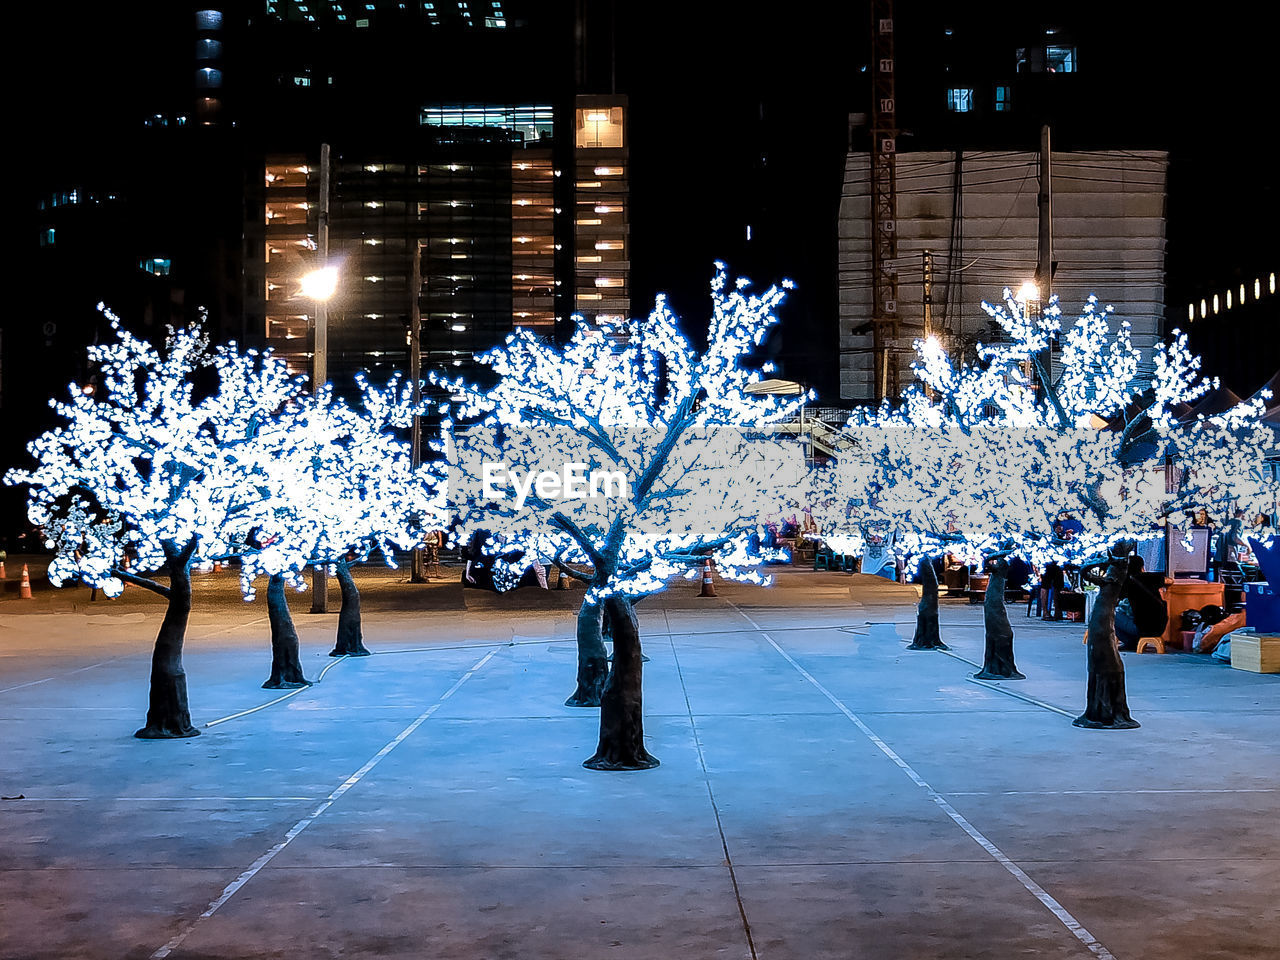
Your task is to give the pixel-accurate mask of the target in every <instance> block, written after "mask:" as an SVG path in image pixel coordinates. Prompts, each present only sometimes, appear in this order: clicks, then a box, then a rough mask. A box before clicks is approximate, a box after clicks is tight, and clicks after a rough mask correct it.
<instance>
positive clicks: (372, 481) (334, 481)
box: [241, 377, 446, 687]
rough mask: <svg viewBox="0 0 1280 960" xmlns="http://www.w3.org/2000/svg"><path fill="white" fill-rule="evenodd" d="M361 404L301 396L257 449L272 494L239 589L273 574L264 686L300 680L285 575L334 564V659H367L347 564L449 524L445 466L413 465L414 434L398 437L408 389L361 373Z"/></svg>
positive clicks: (263, 434) (407, 410)
mask: <svg viewBox="0 0 1280 960" xmlns="http://www.w3.org/2000/svg"><path fill="white" fill-rule="evenodd" d="M357 384H358V386H359V387H360V391H361V403H360V404H359V405H358V406H357V407H351V406H349V405H348V404H347V403H346V402H345V401H343V400H341V399H335V398H334V397H333V394H332V391H331V390H329V389H327V388H326V390H324V391H323V392H322V393H321V395H320V396H319V397H318V398H313V397H303V398H299V399H298V400H296V401H295V402H294V403H293V404H292V405H291V409H290V411H289V412H288V413H287V415H285V416H282V417H281V418H279V419H278V420H277V421H275V422H274V423H272V424H270V425H269V426H268V427H264V428H263V429H262V430H261V431H260V432H259V435H258V439H257V443H256V444H255V447H254V454H255V456H257V457H259V458H260V460H259V461H258V462H257V464H256V469H257V471H258V473H259V474H260V475H261V476H262V477H263V478H264V479H263V482H262V489H263V491H264V493H265V494H269V495H265V496H263V497H262V498H261V499H259V500H258V501H257V502H256V503H255V504H254V505H253V508H252V512H251V516H250V522H252V524H253V537H252V541H253V543H254V545H255V549H252V550H246V551H245V552H244V553H243V554H242V558H241V586H242V589H243V590H244V593H245V596H246V598H250V599H251V598H252V596H253V593H254V587H253V583H254V580H255V579H256V578H257V577H259V576H266V577H267V578H268V586H267V607H268V613H269V618H270V622H271V646H272V663H271V676H270V678H269V679H268V680H267V682H266V683H264V684H263V686H264V687H290V686H302V685H305V684H306V683H307V682H308V681H307V680H306V678H305V677H304V675H303V671H302V666H301V663H300V662H299V659H298V639H297V632H296V630H295V629H294V626H293V621H292V619H291V617H290V616H289V607H288V604H287V603H286V602H285V594H284V588H285V582H286V581H292V582H293V583H294V584H295V585H300V584H301V574H302V571H303V569H304V568H305V567H307V566H308V565H314V564H325V565H331V566H333V567H334V569H335V572H336V576H337V579H338V584H339V587H340V588H341V591H342V607H341V609H340V611H339V613H338V635H337V641H336V643H335V645H334V649H333V650H332V651H331V653H330V656H335V657H336V656H357V657H358V656H368V654H369V651H368V650H367V649H366V648H365V646H364V642H363V636H362V630H361V619H360V593H359V591H358V590H357V588H356V585H355V581H354V579H353V578H352V576H351V570H350V566H351V564H352V563H354V562H357V561H364V560H367V559H368V558H369V556H370V554H371V553H380V554H381V556H382V558H383V560H384V561H385V562H386V563H387V564H388V565H389V566H392V567H394V566H395V552H394V551H395V548H400V549H402V550H408V549H411V548H412V547H414V546H415V545H416V544H417V543H419V542H421V540H422V537H423V534H424V533H425V532H426V531H427V530H432V529H437V528H442V527H444V526H445V525H446V521H445V515H444V490H445V485H444V471H443V468H441V467H438V466H436V465H435V464H427V465H425V466H422V467H420V468H418V469H417V470H415V469H414V468H413V466H412V451H411V448H410V445H409V443H408V442H407V441H405V440H403V439H401V438H400V437H399V436H397V435H396V433H395V431H396V430H397V429H403V428H406V427H408V426H409V423H410V419H411V417H412V414H413V407H412V405H411V403H410V399H411V398H410V391H409V389H408V388H401V387H400V384H399V381H398V380H394V379H393V380H392V381H391V382H390V383H389V384H388V385H387V386H386V387H385V388H382V389H379V388H376V387H373V386H371V385H370V384H369V383H368V381H367V380H366V379H365V378H364V377H357Z"/></svg>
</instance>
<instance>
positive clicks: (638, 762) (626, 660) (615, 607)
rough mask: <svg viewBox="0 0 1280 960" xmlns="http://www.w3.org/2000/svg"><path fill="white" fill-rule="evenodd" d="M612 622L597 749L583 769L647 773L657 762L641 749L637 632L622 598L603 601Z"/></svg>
mask: <svg viewBox="0 0 1280 960" xmlns="http://www.w3.org/2000/svg"><path fill="white" fill-rule="evenodd" d="M604 603H605V608H606V615H607V616H608V617H609V618H610V619H611V620H612V622H613V669H612V670H610V671H609V677H608V679H607V680H606V681H605V684H604V690H603V691H602V692H601V694H600V745H599V746H598V747H596V753H595V756H593V757H592V758H591V759H589V760H584V761H583V763H582V765H583V766H584V767H587V768H589V769H591V770H648V769H650V768H651V767H656V766H657V765H658V760H657V758H656V757H653V756H651V755H650V754H649V752H648V751H647V750H645V748H644V709H643V702H642V697H641V687H642V680H643V671H644V667H643V666H642V664H641V659H640V628H639V625H638V624H637V623H636V615H635V611H634V610H632V609H631V604H630V603H629V602H628V601H627V599H626V598H625V597H619V596H612V597H609V598H608V599H607V600H605V601H604Z"/></svg>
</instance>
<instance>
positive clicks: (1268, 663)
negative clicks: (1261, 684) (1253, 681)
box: [1231, 630, 1280, 673]
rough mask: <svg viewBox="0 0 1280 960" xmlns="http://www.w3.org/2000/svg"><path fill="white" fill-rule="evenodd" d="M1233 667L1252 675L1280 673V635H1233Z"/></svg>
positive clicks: (1243, 633) (1246, 633)
mask: <svg viewBox="0 0 1280 960" xmlns="http://www.w3.org/2000/svg"><path fill="white" fill-rule="evenodd" d="M1231 666H1232V667H1234V668H1235V669H1236V670H1248V671H1250V672H1252V673H1280V633H1253V632H1252V631H1250V630H1237V631H1236V632H1235V633H1233V634H1231Z"/></svg>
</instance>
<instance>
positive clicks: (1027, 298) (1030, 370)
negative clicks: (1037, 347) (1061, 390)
mask: <svg viewBox="0 0 1280 960" xmlns="http://www.w3.org/2000/svg"><path fill="white" fill-rule="evenodd" d="M1014 299H1015V300H1017V301H1018V305H1019V307H1020V308H1021V309H1022V320H1023V322H1024V323H1027V322H1029V321H1030V320H1031V319H1032V318H1033V317H1034V318H1036V319H1039V317H1040V288H1039V287H1038V286H1037V285H1036V282H1035V281H1034V280H1028V281H1026V282H1025V283H1023V285H1022V286H1020V287H1019V288H1018V292H1017V294H1016V295H1015V297H1014ZM1035 362H1036V357H1035V354H1031V355H1029V356H1028V357H1027V359H1026V362H1025V363H1024V364H1023V365H1022V370H1023V375H1024V376H1025V377H1026V380H1027V382H1028V383H1032V382H1035V381H1036V369H1035Z"/></svg>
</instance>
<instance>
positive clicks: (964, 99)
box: [947, 87, 973, 113]
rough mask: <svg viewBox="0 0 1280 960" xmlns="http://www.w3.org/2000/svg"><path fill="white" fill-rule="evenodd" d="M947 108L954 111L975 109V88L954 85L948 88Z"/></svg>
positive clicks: (965, 111) (967, 111) (964, 111)
mask: <svg viewBox="0 0 1280 960" xmlns="http://www.w3.org/2000/svg"><path fill="white" fill-rule="evenodd" d="M947 109H948V110H950V111H951V112H952V113H969V112H970V111H971V110H973V88H971V87H952V88H951V89H950V90H948V91H947Z"/></svg>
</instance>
